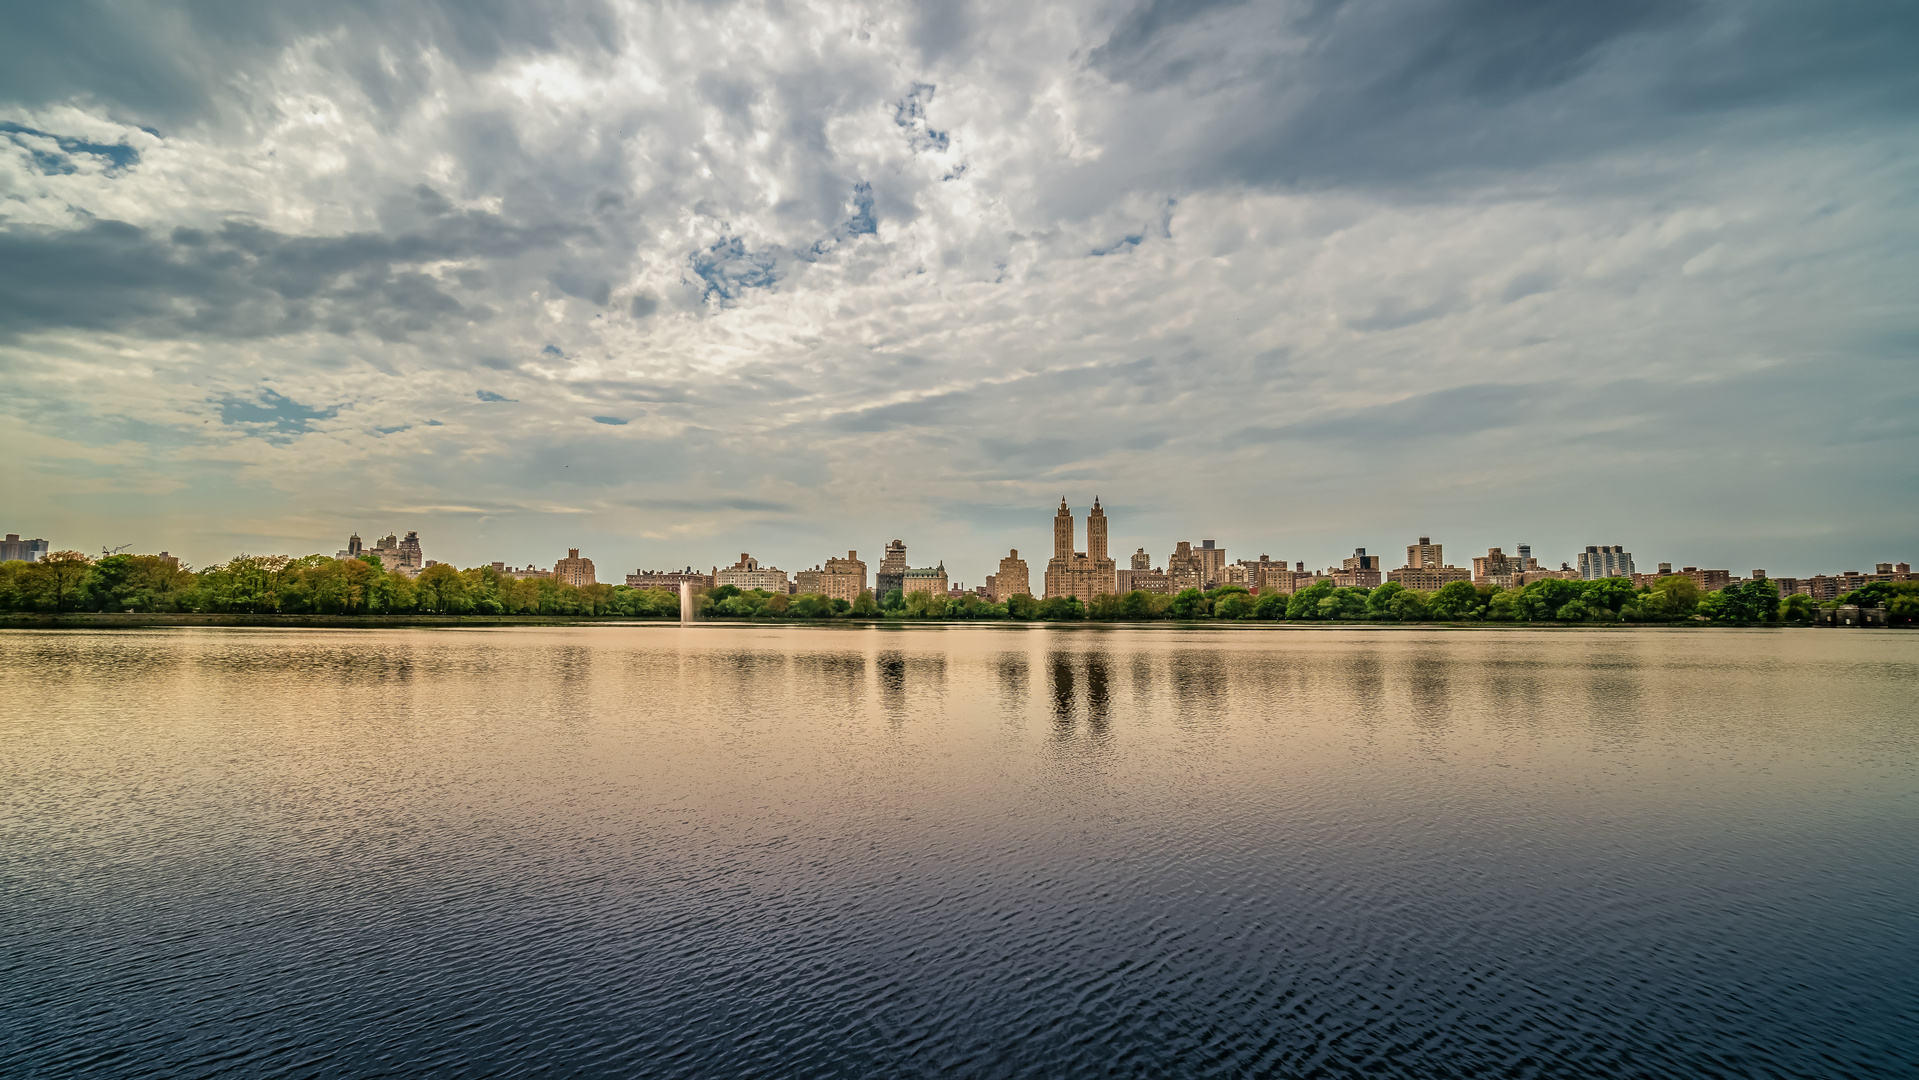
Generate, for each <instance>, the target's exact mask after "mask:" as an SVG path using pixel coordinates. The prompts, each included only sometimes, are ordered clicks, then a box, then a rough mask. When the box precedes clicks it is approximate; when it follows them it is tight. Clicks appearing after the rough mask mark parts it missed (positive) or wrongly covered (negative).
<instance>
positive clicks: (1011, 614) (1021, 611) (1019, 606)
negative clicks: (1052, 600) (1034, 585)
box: [1006, 593, 1040, 622]
mask: <svg viewBox="0 0 1919 1080" xmlns="http://www.w3.org/2000/svg"><path fill="white" fill-rule="evenodd" d="M1006 615H1007V617H1008V618H1012V619H1018V620H1020V621H1022V622H1032V621H1033V620H1035V619H1037V618H1039V617H1040V614H1039V601H1038V600H1036V599H1034V598H1033V596H1032V594H1030V593H1019V594H1017V595H1015V596H1009V597H1007V598H1006Z"/></svg>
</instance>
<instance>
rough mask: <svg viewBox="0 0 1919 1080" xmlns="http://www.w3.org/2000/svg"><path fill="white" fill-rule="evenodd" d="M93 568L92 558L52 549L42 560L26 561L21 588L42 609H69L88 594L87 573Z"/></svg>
mask: <svg viewBox="0 0 1919 1080" xmlns="http://www.w3.org/2000/svg"><path fill="white" fill-rule="evenodd" d="M92 571H93V562H92V560H90V559H88V558H87V557H86V556H85V555H83V554H81V553H80V552H78V551H55V552H51V553H49V554H47V555H45V556H43V557H42V558H41V559H40V561H39V562H34V563H28V564H27V570H26V573H25V575H24V580H23V581H22V582H21V589H20V591H21V592H22V593H23V594H25V595H26V596H27V597H28V598H29V599H30V601H31V602H32V603H33V606H34V607H37V608H40V609H41V610H45V609H47V608H52V609H53V610H54V611H56V612H66V611H70V610H72V609H73V608H74V607H75V606H77V605H78V604H79V602H80V600H81V598H82V597H83V596H84V595H85V589H86V581H87V575H88V574H90V573H92Z"/></svg>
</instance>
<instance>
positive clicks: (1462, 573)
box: [1386, 544, 1473, 592]
mask: <svg viewBox="0 0 1919 1080" xmlns="http://www.w3.org/2000/svg"><path fill="white" fill-rule="evenodd" d="M1433 546H1434V547H1438V546H1439V545H1437V544H1435V545H1433ZM1472 579H1473V572H1472V571H1471V570H1468V569H1466V568H1465V567H1463V566H1402V567H1400V568H1399V569H1397V570H1393V571H1389V572H1388V573H1387V574H1386V580H1387V581H1396V582H1398V583H1399V584H1401V585H1403V586H1405V587H1406V588H1408V589H1418V590H1419V591H1420V592H1432V591H1434V590H1435V589H1442V588H1444V587H1446V586H1447V585H1450V584H1452V583H1453V582H1455V581H1471V580H1472Z"/></svg>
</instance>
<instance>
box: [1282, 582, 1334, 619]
mask: <svg viewBox="0 0 1919 1080" xmlns="http://www.w3.org/2000/svg"><path fill="white" fill-rule="evenodd" d="M1331 595H1333V583H1332V580H1331V579H1330V578H1320V579H1319V580H1318V581H1315V582H1313V583H1312V584H1311V585H1308V586H1306V587H1305V588H1303V589H1301V590H1299V591H1298V592H1296V593H1294V594H1293V595H1292V599H1290V600H1288V601H1287V603H1286V617H1287V618H1288V619H1317V618H1319V617H1320V615H1319V602H1320V601H1321V600H1324V599H1326V598H1327V597H1329V596H1331Z"/></svg>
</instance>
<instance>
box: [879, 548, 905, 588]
mask: <svg viewBox="0 0 1919 1080" xmlns="http://www.w3.org/2000/svg"><path fill="white" fill-rule="evenodd" d="M905 586H906V544H905V543H904V542H903V541H899V540H895V541H893V542H892V543H890V544H888V545H886V557H885V558H883V559H881V560H880V568H879V572H878V573H876V574H874V575H873V596H874V598H875V599H879V600H884V599H886V595H887V594H888V593H890V592H892V591H893V590H894V589H899V590H901V591H902V593H904V591H905Z"/></svg>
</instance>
